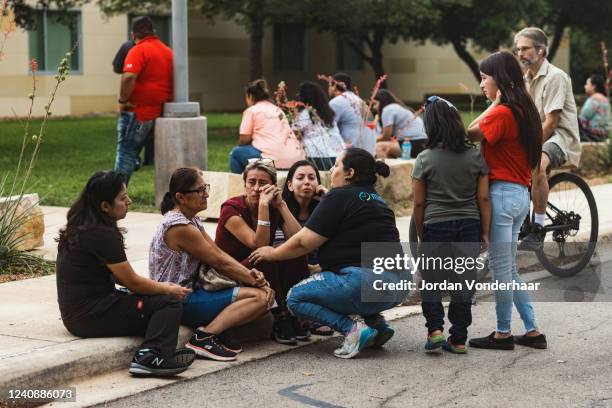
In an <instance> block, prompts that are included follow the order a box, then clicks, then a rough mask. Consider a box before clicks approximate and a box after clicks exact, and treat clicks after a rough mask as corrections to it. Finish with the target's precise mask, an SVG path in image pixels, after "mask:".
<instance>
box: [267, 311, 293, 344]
mask: <svg viewBox="0 0 612 408" xmlns="http://www.w3.org/2000/svg"><path fill="white" fill-rule="evenodd" d="M272 339H273V340H274V341H275V342H277V343H281V344H289V345H292V346H294V345H296V344H297V338H296V337H295V330H294V329H293V323H292V322H291V320H290V319H289V318H287V317H279V318H278V319H276V321H275V322H274V325H273V326H272Z"/></svg>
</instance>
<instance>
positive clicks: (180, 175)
mask: <svg viewBox="0 0 612 408" xmlns="http://www.w3.org/2000/svg"><path fill="white" fill-rule="evenodd" d="M201 175H202V172H201V171H200V170H199V169H196V168H193V167H181V168H178V169H176V170H174V173H172V177H170V185H169V187H168V191H167V192H166V193H165V194H164V198H163V199H162V203H161V205H160V210H161V213H162V215H163V214H166V213H167V212H168V211H170V210H173V209H174V208H176V205H177V202H176V193H182V192H184V191H187V190H189V189H190V188H192V187H193V186H194V185H195V183H196V182H197V181H198V177H200V176H201Z"/></svg>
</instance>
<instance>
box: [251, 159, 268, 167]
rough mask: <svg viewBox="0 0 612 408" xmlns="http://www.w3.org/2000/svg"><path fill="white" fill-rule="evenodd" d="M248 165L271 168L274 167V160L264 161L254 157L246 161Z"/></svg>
mask: <svg viewBox="0 0 612 408" xmlns="http://www.w3.org/2000/svg"><path fill="white" fill-rule="evenodd" d="M247 163H248V165H256V164H263V165H264V166H272V167H274V160H272V159H264V158H259V157H254V158H252V159H249V160H247Z"/></svg>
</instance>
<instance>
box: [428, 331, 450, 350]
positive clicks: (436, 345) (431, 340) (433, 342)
mask: <svg viewBox="0 0 612 408" xmlns="http://www.w3.org/2000/svg"><path fill="white" fill-rule="evenodd" d="M445 342H446V338H445V337H444V335H442V334H436V335H433V336H431V335H429V336H427V342H426V343H425V351H437V350H439V349H440V347H442V346H443V345H444V343H445Z"/></svg>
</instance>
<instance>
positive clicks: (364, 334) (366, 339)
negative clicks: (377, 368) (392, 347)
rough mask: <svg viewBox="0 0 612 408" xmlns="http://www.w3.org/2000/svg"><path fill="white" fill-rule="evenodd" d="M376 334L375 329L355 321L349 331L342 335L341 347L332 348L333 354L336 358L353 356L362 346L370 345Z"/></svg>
mask: <svg viewBox="0 0 612 408" xmlns="http://www.w3.org/2000/svg"><path fill="white" fill-rule="evenodd" d="M377 334H378V331H377V330H376V329H373V328H371V327H369V326H367V325H366V324H365V323H362V322H355V324H354V325H353V328H352V329H351V331H350V332H349V333H347V335H346V336H345V337H344V343H343V344H342V347H340V348H338V349H336V350H334V355H335V356H336V357H338V358H353V357H355V356H356V355H357V354H359V352H360V351H361V350H363V349H364V348H366V347H370V346H371V345H372V344H373V343H374V339H375V338H376V335H377Z"/></svg>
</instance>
